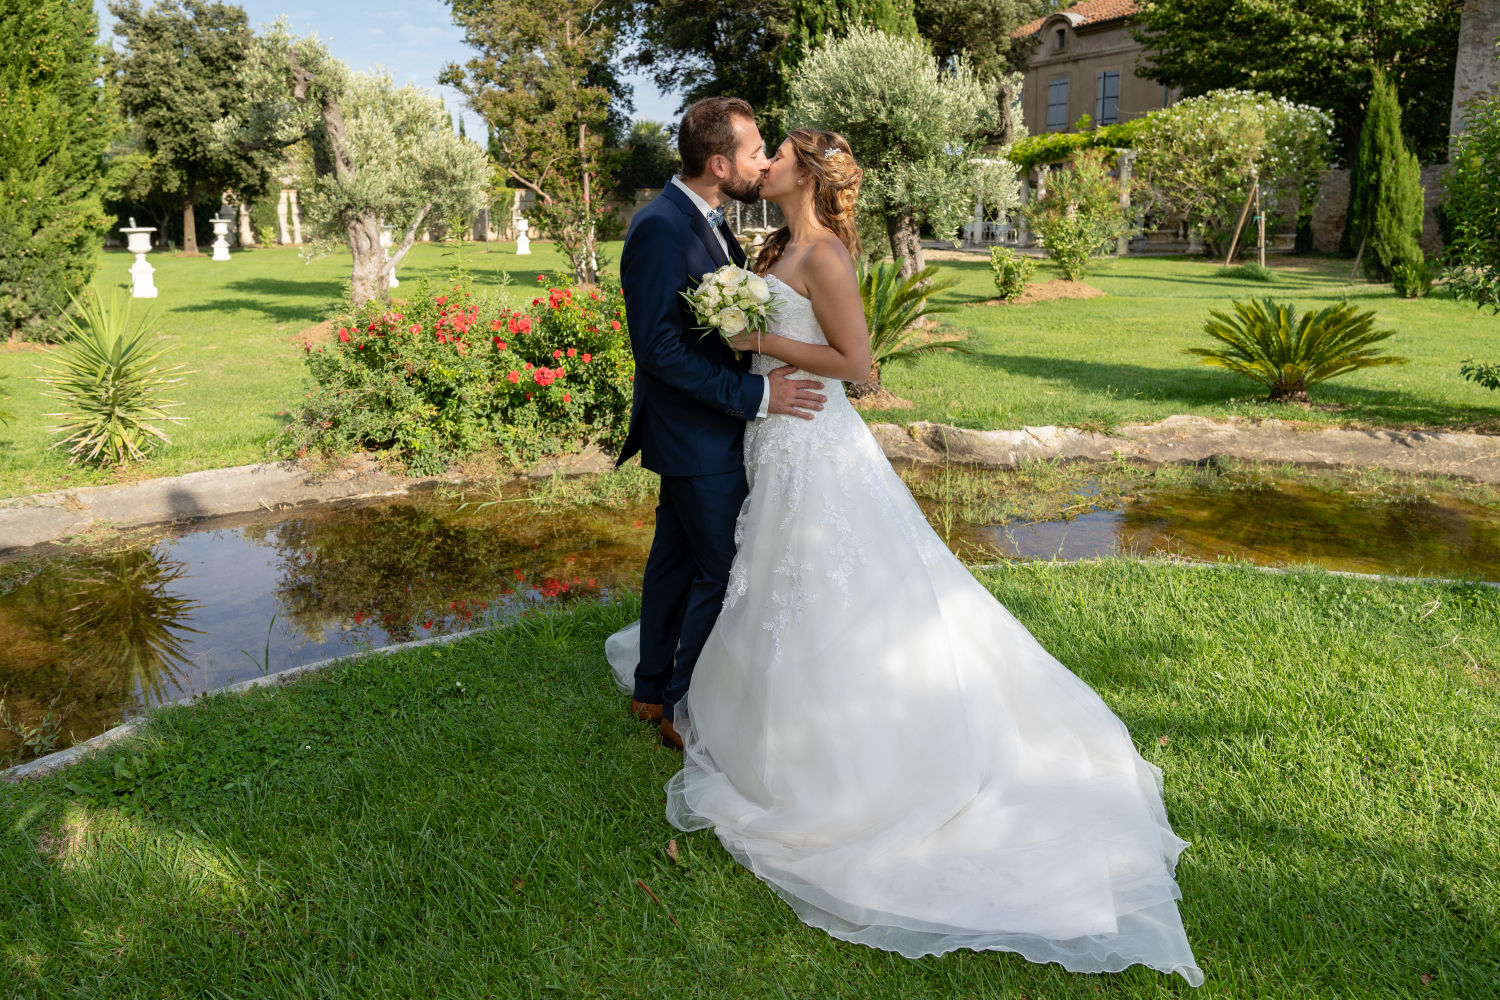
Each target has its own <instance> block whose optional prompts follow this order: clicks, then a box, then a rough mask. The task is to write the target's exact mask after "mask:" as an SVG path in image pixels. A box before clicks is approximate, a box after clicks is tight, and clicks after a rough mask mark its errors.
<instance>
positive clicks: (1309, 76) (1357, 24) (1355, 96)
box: [1134, 0, 1461, 162]
mask: <svg viewBox="0 0 1500 1000" xmlns="http://www.w3.org/2000/svg"><path fill="white" fill-rule="evenodd" d="M1460 6H1461V5H1460V4H1458V3H1455V2H1454V0H1300V2H1298V3H1267V2H1265V0H1141V4H1140V10H1139V12H1138V13H1137V14H1136V19H1135V22H1134V23H1135V28H1134V32H1135V35H1136V37H1137V38H1139V39H1140V40H1141V42H1142V43H1143V44H1144V45H1145V46H1146V48H1147V50H1148V51H1147V54H1146V56H1145V57H1144V58H1143V59H1142V60H1141V63H1140V65H1139V67H1138V68H1137V70H1136V72H1138V73H1139V74H1140V75H1141V76H1143V77H1145V78H1147V79H1150V80H1155V81H1157V82H1159V83H1162V84H1166V85H1167V86H1172V87H1181V88H1182V90H1183V92H1184V93H1185V94H1187V95H1195V94H1203V93H1207V92H1209V91H1212V90H1220V89H1224V88H1238V89H1245V90H1257V91H1262V92H1265V93H1269V94H1273V95H1275V96H1278V97H1286V98H1288V99H1290V100H1293V101H1296V102H1298V103H1301V104H1313V105H1317V106H1318V107H1321V108H1324V109H1325V110H1327V111H1329V112H1331V113H1332V114H1333V118H1334V123H1335V128H1336V129H1337V132H1338V138H1339V149H1340V151H1341V152H1342V155H1343V156H1344V157H1346V158H1347V157H1349V156H1351V155H1352V154H1353V152H1354V149H1355V146H1356V144H1357V142H1358V140H1359V131H1360V126H1361V124H1362V123H1363V122H1364V117H1365V115H1364V108H1365V102H1366V99H1367V97H1368V95H1369V93H1370V74H1371V71H1372V70H1373V69H1375V68H1376V67H1380V68H1382V69H1384V70H1385V71H1386V72H1387V74H1389V76H1390V79H1391V80H1392V82H1394V83H1395V84H1396V87H1397V89H1398V90H1399V91H1400V93H1401V95H1402V117H1403V119H1404V120H1405V121H1406V123H1407V127H1408V130H1409V131H1408V134H1409V135H1410V137H1411V139H1412V140H1413V143H1414V145H1415V146H1416V149H1417V153H1418V155H1419V156H1420V157H1421V158H1422V159H1423V160H1425V161H1428V162H1431V161H1434V160H1437V159H1441V158H1442V157H1443V156H1445V155H1446V151H1447V146H1448V112H1449V104H1450V102H1451V99H1452V94H1453V69H1454V62H1455V59H1456V54H1457V50H1458V22H1459V9H1460Z"/></svg>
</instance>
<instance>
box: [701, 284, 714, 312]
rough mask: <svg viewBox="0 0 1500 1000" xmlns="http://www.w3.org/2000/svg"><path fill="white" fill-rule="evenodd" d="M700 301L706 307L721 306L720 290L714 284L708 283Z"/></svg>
mask: <svg viewBox="0 0 1500 1000" xmlns="http://www.w3.org/2000/svg"><path fill="white" fill-rule="evenodd" d="M699 303H700V304H701V305H702V306H703V308H704V309H717V308H718V307H719V290H718V289H717V288H715V287H714V286H713V285H708V286H706V287H705V288H704V289H703V292H702V293H701V294H700V297H699Z"/></svg>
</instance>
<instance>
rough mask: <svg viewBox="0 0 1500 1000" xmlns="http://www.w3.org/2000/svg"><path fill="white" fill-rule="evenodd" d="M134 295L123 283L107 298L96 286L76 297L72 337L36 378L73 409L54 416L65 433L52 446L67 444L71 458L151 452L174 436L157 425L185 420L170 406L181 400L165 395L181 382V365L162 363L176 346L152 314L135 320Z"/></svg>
mask: <svg viewBox="0 0 1500 1000" xmlns="http://www.w3.org/2000/svg"><path fill="white" fill-rule="evenodd" d="M130 302H131V300H130V299H129V298H125V299H124V301H123V303H122V301H121V296H120V292H119V290H118V289H115V290H112V291H111V292H110V295H109V298H108V299H105V298H104V297H103V296H102V295H100V293H99V292H98V290H96V289H90V290H89V292H88V293H87V294H86V295H85V296H84V298H82V299H77V298H75V299H73V311H72V312H71V313H70V314H69V315H68V316H67V317H66V323H67V326H68V330H69V335H68V337H67V339H65V340H64V341H63V342H62V343H61V344H60V345H59V346H57V347H55V348H52V349H50V350H48V351H47V354H48V356H49V357H50V358H51V359H52V360H53V361H54V362H55V364H54V365H52V366H49V367H46V368H44V369H43V370H42V374H41V375H39V376H37V381H38V382H41V383H42V384H44V385H46V386H49V387H50V388H49V390H48V391H46V392H43V393H42V395H43V396H44V397H46V398H48V399H56V400H59V401H60V402H62V403H63V405H64V406H66V407H67V409H65V410H62V411H60V412H57V413H49V414H47V415H48V416H49V417H58V418H60V420H61V423H60V424H59V425H58V426H57V427H56V428H53V429H54V430H56V431H57V432H58V433H60V434H63V435H65V436H64V438H63V439H62V440H61V441H58V442H56V443H55V444H53V445H52V447H54V448H57V447H60V446H63V445H67V446H69V447H68V456H69V461H71V462H77V461H80V460H82V461H85V462H94V463H97V464H100V465H123V464H124V463H126V462H128V461H131V460H133V459H139V458H144V457H145V454H146V452H147V451H148V450H150V449H151V448H153V447H156V446H158V445H162V444H170V443H171V439H170V438H168V437H167V435H166V433H165V432H164V431H163V430H162V429H161V427H160V426H158V424H160V423H162V422H166V421H175V422H181V420H182V419H183V418H182V417H175V416H172V415H171V414H169V413H168V412H167V411H168V410H170V409H171V408H172V407H175V406H177V405H179V404H177V403H172V402H167V401H166V400H164V399H162V398H161V391H162V389H164V388H165V387H166V386H168V385H171V384H173V383H175V382H181V381H182V376H183V375H184V374H187V373H186V372H184V371H183V366H182V365H170V366H164V365H162V364H161V363H160V362H161V360H162V359H163V358H164V357H166V355H167V354H168V353H169V352H170V351H171V348H170V347H163V346H162V345H161V339H160V338H159V337H153V336H152V334H153V333H154V330H155V326H154V324H153V322H152V320H151V318H150V316H149V315H148V316H143V317H141V318H140V319H139V320H132V318H131V315H130Z"/></svg>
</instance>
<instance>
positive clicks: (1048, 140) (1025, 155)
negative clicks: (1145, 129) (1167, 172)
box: [1008, 116, 1146, 173]
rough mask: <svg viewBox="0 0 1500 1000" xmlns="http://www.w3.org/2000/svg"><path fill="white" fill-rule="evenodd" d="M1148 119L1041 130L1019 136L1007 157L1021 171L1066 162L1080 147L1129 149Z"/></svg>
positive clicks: (1024, 171)
mask: <svg viewBox="0 0 1500 1000" xmlns="http://www.w3.org/2000/svg"><path fill="white" fill-rule="evenodd" d="M1145 122H1146V116H1142V117H1140V118H1132V119H1130V120H1129V121H1125V122H1118V123H1116V124H1114V125H1102V126H1100V127H1099V128H1096V129H1089V130H1087V131H1083V132H1042V133H1040V134H1038V135H1028V136H1026V137H1024V138H1021V139H1017V140H1016V142H1015V145H1013V146H1012V147H1011V150H1010V154H1009V156H1008V159H1009V160H1010V162H1011V163H1014V164H1015V165H1016V169H1018V170H1020V171H1021V172H1022V173H1027V172H1029V171H1031V170H1035V169H1036V168H1037V167H1040V166H1042V165H1044V164H1048V163H1064V162H1066V161H1068V160H1070V159H1072V157H1073V154H1074V153H1076V152H1078V151H1079V150H1080V149H1096V148H1102V149H1129V148H1130V147H1132V146H1134V145H1135V143H1136V136H1137V134H1138V133H1139V132H1140V130H1141V127H1142V126H1143V125H1144V124H1145Z"/></svg>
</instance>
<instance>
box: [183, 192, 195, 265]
mask: <svg viewBox="0 0 1500 1000" xmlns="http://www.w3.org/2000/svg"><path fill="white" fill-rule="evenodd" d="M182 252H183V253H197V252H198V220H197V219H195V218H193V192H192V191H189V192H188V194H187V201H186V202H185V203H184V204H183V206H182Z"/></svg>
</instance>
